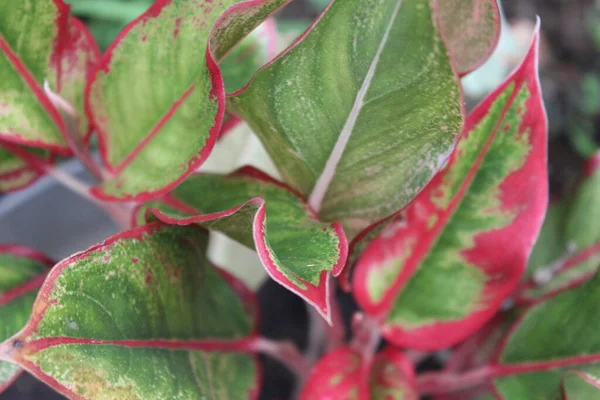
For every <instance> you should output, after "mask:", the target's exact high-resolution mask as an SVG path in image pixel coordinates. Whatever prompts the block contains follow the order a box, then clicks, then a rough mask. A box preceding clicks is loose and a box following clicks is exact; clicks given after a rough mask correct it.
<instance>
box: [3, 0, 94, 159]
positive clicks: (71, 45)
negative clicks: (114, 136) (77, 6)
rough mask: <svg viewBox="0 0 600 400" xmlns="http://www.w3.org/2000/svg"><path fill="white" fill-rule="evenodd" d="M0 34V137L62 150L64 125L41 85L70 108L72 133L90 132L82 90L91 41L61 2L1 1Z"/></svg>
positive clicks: (91, 58)
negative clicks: (73, 118)
mask: <svg viewBox="0 0 600 400" xmlns="http://www.w3.org/2000/svg"><path fill="white" fill-rule="evenodd" d="M0 34H1V35H0V49H1V53H0V104H2V107H3V111H2V115H1V116H0V138H2V139H3V140H7V141H12V142H15V143H21V144H27V145H31V146H38V147H44V148H47V149H51V150H54V151H57V152H62V153H68V152H69V149H68V146H67V142H66V139H65V137H66V136H67V126H66V124H65V121H64V120H63V117H62V116H61V114H60V112H59V110H57V109H56V108H55V107H54V105H53V104H52V102H51V100H50V98H49V97H48V96H47V95H46V92H45V90H44V84H45V83H47V85H48V87H49V88H50V89H51V90H52V92H54V93H56V94H57V95H59V96H60V97H62V99H64V100H65V101H66V102H68V103H69V104H70V105H71V106H72V108H73V109H74V112H75V113H76V116H77V120H78V124H79V126H78V129H77V132H78V133H79V134H80V135H81V136H82V137H84V136H86V135H87V134H88V133H90V127H89V123H88V122H87V119H86V118H85V113H84V111H83V93H84V87H85V84H86V80H87V77H88V75H89V73H90V72H91V70H92V68H93V66H94V64H95V63H96V61H97V59H98V58H99V56H100V54H99V50H98V48H97V46H96V43H95V42H94V40H93V38H92V36H91V35H90V34H89V32H88V31H87V29H86V28H85V26H84V25H83V24H82V23H81V22H80V21H78V20H77V19H75V18H74V17H72V16H71V15H70V14H69V6H67V5H66V4H65V3H64V2H63V1H62V0H23V1H3V2H1V3H0Z"/></svg>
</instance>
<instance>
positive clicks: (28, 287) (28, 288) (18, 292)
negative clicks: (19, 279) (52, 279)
mask: <svg viewBox="0 0 600 400" xmlns="http://www.w3.org/2000/svg"><path fill="white" fill-rule="evenodd" d="M45 279H46V275H45V274H44V275H42V276H38V277H36V278H33V279H31V280H29V281H27V282H25V283H23V284H22V285H19V286H17V287H14V288H12V289H10V290H7V291H6V292H4V293H2V296H0V306H3V305H5V304H6V303H9V302H11V301H13V300H15V299H17V298H19V297H21V296H23V295H26V294H28V293H31V292H33V291H37V289H39V288H40V287H42V284H43V283H44V280H45Z"/></svg>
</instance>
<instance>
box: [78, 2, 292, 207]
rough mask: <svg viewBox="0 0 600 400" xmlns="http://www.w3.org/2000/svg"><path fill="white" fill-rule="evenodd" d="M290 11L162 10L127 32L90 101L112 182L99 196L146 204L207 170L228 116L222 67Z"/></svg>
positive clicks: (205, 6) (191, 5)
mask: <svg viewBox="0 0 600 400" xmlns="http://www.w3.org/2000/svg"><path fill="white" fill-rule="evenodd" d="M288 1H290V0H258V1H253V2H250V3H248V2H245V1H241V0H222V1H219V2H214V1H212V0H158V1H156V2H155V3H154V4H153V5H152V6H151V7H150V8H149V9H148V11H146V12H145V13H144V14H143V15H142V16H141V17H140V18H138V19H137V20H135V21H133V22H132V23H131V24H129V25H128V26H127V27H126V28H125V30H124V31H123V32H122V33H121V34H120V35H119V37H118V38H117V39H116V40H115V42H114V43H113V44H112V45H111V46H110V47H109V49H108V50H107V52H106V53H105V54H104V56H103V57H102V59H101V60H100V63H99V68H98V69H97V71H96V74H95V75H94V76H93V78H92V81H91V84H90V85H89V86H88V90H87V95H86V102H87V110H88V113H89V114H90V116H91V117H92V119H93V120H94V123H95V125H96V128H97V130H98V134H99V144H100V152H101V155H102V158H103V161H104V164H105V165H106V167H107V169H108V170H109V172H110V173H111V178H110V179H108V180H107V181H106V182H105V183H104V184H103V186H102V187H98V188H96V189H95V190H94V193H95V194H96V195H97V196H99V197H101V198H105V199H113V200H114V199H121V200H122V199H137V200H147V199H149V198H151V197H154V196H156V195H158V194H160V193H164V192H167V191H169V190H170V189H172V188H173V187H174V186H176V185H177V184H178V183H180V182H181V181H182V180H183V179H184V178H185V177H186V176H187V175H189V174H190V173H191V172H192V171H193V170H194V169H196V167H198V166H199V165H200V164H201V163H202V162H204V160H205V159H206V158H207V157H208V155H209V153H210V151H211V149H212V147H213V145H214V143H215V140H216V138H217V136H218V134H219V131H220V129H221V124H222V120H223V116H224V111H225V110H224V107H225V89H224V85H223V80H222V76H221V72H220V70H219V68H218V67H217V65H216V64H217V62H218V61H220V60H221V59H222V58H223V57H224V56H225V55H226V54H227V52H228V51H229V50H231V49H232V48H233V47H234V46H235V45H236V44H237V43H238V42H239V41H240V40H241V39H242V38H243V37H244V36H246V35H247V34H248V33H249V32H250V31H251V30H252V29H253V28H254V27H256V26H257V25H259V24H260V23H261V22H262V21H263V20H264V19H265V18H267V17H268V16H269V14H271V13H273V12H274V11H276V10H277V9H278V8H279V7H281V6H282V5H283V4H285V3H286V2H288ZM238 3H239V4H238Z"/></svg>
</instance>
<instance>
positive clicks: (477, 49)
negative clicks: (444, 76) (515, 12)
mask: <svg viewBox="0 0 600 400" xmlns="http://www.w3.org/2000/svg"><path fill="white" fill-rule="evenodd" d="M434 1H435V3H434V4H435V5H434V8H435V10H436V12H437V17H438V21H439V24H440V30H441V31H442V34H443V36H444V40H445V41H446V44H447V46H448V48H449V50H450V54H451V55H452V59H453V61H454V63H455V65H456V68H457V70H458V72H459V74H460V75H461V76H464V75H466V74H468V73H469V72H471V71H473V70H474V69H476V68H477V67H479V66H480V65H481V64H483V63H484V62H485V61H486V60H487V59H488V58H489V57H490V56H491V55H492V53H493V51H494V49H495V48H496V45H497V44H498V39H499V38H500V28H501V24H500V10H499V8H498V3H497V0H455V1H448V0H434Z"/></svg>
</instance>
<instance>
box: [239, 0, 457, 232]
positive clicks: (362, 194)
mask: <svg viewBox="0 0 600 400" xmlns="http://www.w3.org/2000/svg"><path fill="white" fill-rule="evenodd" d="M228 106H230V108H231V110H232V111H233V112H234V113H236V114H238V115H239V116H241V117H242V118H243V119H244V120H246V121H247V122H248V123H249V125H250V126H251V127H252V129H253V131H254V132H256V133H257V135H258V136H259V138H260V139H261V141H262V142H263V144H264V145H265V147H266V149H267V151H268V152H269V154H270V155H271V157H272V159H273V160H274V162H275V164H276V166H277V167H278V169H279V172H280V173H281V175H282V177H283V179H284V181H286V182H287V183H288V184H290V185H291V186H292V187H294V188H296V189H297V190H299V191H300V192H301V193H302V194H303V195H305V196H307V197H308V196H309V195H310V199H309V203H310V204H311V205H312V206H313V208H315V209H316V210H318V211H319V215H320V217H321V219H323V220H325V221H339V222H341V223H342V224H343V226H344V229H345V230H346V233H347V234H348V236H349V237H350V238H352V237H353V236H354V235H355V234H356V233H358V232H359V231H360V230H362V229H364V228H366V227H367V226H369V225H370V224H371V223H373V222H375V221H378V220H380V219H381V218H383V217H385V216H388V215H389V214H392V213H394V212H396V211H398V210H399V209H400V208H402V207H403V206H404V205H405V204H406V203H407V202H408V201H410V200H411V199H412V198H413V197H414V196H415V195H416V194H417V193H418V192H419V190H421V189H422V188H423V186H424V185H425V184H426V183H427V182H428V181H429V180H430V179H431V177H432V176H433V174H435V173H436V172H437V171H438V169H439V168H440V167H441V165H442V163H443V162H444V161H445V160H446V159H447V157H448V155H449V152H450V150H451V149H452V147H453V144H454V142H455V139H456V136H457V134H458V133H459V131H460V129H461V127H462V124H463V110H462V102H461V93H460V87H459V83H458V79H457V76H456V74H455V73H454V71H453V70H452V68H451V64H450V60H449V57H448V55H447V52H446V49H445V46H444V43H443V41H442V39H441V37H440V35H439V32H438V31H437V28H436V24H435V23H434V19H433V16H432V10H431V8H430V5H429V1H428V0H405V1H398V0H383V1H380V0H346V1H332V2H331V3H330V4H329V6H328V7H327V8H326V9H325V10H324V12H323V14H321V15H320V17H319V18H318V19H317V21H316V22H315V23H314V24H313V25H312V26H311V27H310V28H309V30H308V31H307V32H306V33H305V34H304V35H303V36H302V37H301V38H300V40H298V41H297V42H296V43H295V44H293V45H292V46H291V47H290V48H289V49H288V50H286V51H285V52H284V53H283V54H282V55H281V56H280V57H278V58H277V59H275V60H274V61H273V62H272V63H270V64H269V65H267V66H266V67H265V68H263V69H262V70H261V71H259V72H258V73H257V75H256V76H255V77H254V79H253V81H252V82H251V83H250V84H249V86H248V87H247V88H245V89H243V90H242V91H240V92H236V93H233V94H232V97H230V98H228ZM415 166H418V167H415Z"/></svg>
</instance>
